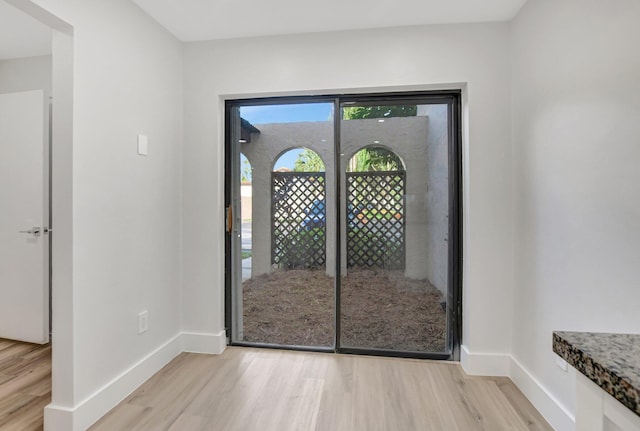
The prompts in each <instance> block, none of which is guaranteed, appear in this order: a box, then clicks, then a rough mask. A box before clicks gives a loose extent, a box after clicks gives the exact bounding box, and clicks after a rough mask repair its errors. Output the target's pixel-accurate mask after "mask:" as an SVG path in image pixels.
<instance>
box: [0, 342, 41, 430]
mask: <svg viewBox="0 0 640 431" xmlns="http://www.w3.org/2000/svg"><path fill="white" fill-rule="evenodd" d="M50 401H51V345H50V344H46V345H43V346H41V345H38V344H28V343H21V342H18V341H11V340H4V339H0V430H2V431H36V430H42V427H43V411H44V407H45V406H46V405H47V404H49V402H50Z"/></svg>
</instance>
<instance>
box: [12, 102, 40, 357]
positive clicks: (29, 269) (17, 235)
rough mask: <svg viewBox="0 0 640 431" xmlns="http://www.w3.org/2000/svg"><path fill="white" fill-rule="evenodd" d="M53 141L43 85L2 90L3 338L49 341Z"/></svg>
mask: <svg viewBox="0 0 640 431" xmlns="http://www.w3.org/2000/svg"><path fill="white" fill-rule="evenodd" d="M48 140H49V116H48V102H47V101H46V100H45V94H44V92H43V91H42V90H37V91H26V92H19V93H9V94H0V338H8V339H12V340H20V341H27V342H31V343H41V344H44V343H47V342H49V234H48V233H47V227H48V226H49V185H48V182H49V172H48V171H49V164H48V160H49V143H48ZM21 231H22V232H21Z"/></svg>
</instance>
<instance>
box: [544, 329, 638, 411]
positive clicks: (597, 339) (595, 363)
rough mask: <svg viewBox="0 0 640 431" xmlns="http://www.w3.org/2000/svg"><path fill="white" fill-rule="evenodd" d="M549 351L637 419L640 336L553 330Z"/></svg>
mask: <svg viewBox="0 0 640 431" xmlns="http://www.w3.org/2000/svg"><path fill="white" fill-rule="evenodd" d="M553 351H554V352H555V353H557V354H558V355H559V356H560V357H562V358H563V359H564V360H565V361H567V362H568V363H569V364H570V365H572V366H573V367H575V369H576V370H578V371H580V372H581V373H582V374H584V375H585V376H587V378H589V379H590V380H592V381H593V382H594V383H595V384H597V385H598V386H600V387H601V388H602V389H604V390H605V391H606V392H607V393H608V394H610V395H611V396H613V397H614V398H615V399H617V400H618V401H620V402H621V403H622V404H624V405H625V406H626V407H628V408H629V409H630V410H631V411H632V412H634V413H635V414H637V415H638V416H640V334H602V333H594V332H561V331H555V332H554V333H553Z"/></svg>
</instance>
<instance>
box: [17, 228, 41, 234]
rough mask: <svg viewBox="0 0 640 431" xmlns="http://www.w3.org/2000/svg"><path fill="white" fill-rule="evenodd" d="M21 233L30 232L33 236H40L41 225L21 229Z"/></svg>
mask: <svg viewBox="0 0 640 431" xmlns="http://www.w3.org/2000/svg"><path fill="white" fill-rule="evenodd" d="M18 232H20V233H28V234H31V235H33V236H40V226H34V227H32V228H31V229H30V230H19V231H18Z"/></svg>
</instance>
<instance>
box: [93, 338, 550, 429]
mask: <svg viewBox="0 0 640 431" xmlns="http://www.w3.org/2000/svg"><path fill="white" fill-rule="evenodd" d="M91 430H92V431H114V430H127V431H160V430H166V431H214V430H225V431H235V430H237V431H252V430H260V431H269V430H274V431H285V430H296V431H307V430H309V431H325V430H326V431H334V430H345V431H346V430H348V431H358V430H366V431H372V430H393V431H403V430H433V431H456V430H460V431H474V430H487V431H500V430H551V427H549V425H548V424H547V423H546V422H545V421H544V419H543V418H542V416H541V415H540V414H539V413H538V412H537V411H536V410H535V409H534V408H533V406H532V405H531V403H529V401H528V400H527V399H526V398H525V397H524V396H523V395H522V393H521V392H520V391H519V390H518V389H517V388H516V387H515V385H514V384H513V383H512V382H511V381H510V380H509V379H507V378H488V377H470V376H467V375H465V374H464V372H463V371H462V369H461V367H460V365H459V364H456V363H450V362H449V363H447V362H432V361H420V360H412V359H395V358H394V359H391V358H374V357H365V356H355V355H333V354H321V353H307V352H292V351H283V350H269V349H251V348H241V347H229V348H228V349H227V350H226V351H225V352H224V353H223V354H222V355H220V356H209V355H200V354H194V353H183V354H181V355H179V356H178V357H177V358H176V359H174V360H173V361H172V362H171V363H169V364H168V365H167V366H166V367H165V368H163V369H162V370H161V371H160V372H159V373H158V374H156V375H155V376H154V377H152V378H151V379H150V380H149V381H147V382H146V383H145V384H144V385H143V386H141V387H140V388H139V389H138V390H136V391H135V392H134V393H133V394H131V395H130V396H129V397H127V398H126V399H125V400H124V401H123V402H122V403H120V404H119V405H118V406H117V407H116V408H115V409H113V410H112V411H111V412H110V413H108V414H107V415H106V416H105V417H104V418H102V419H101V420H100V421H99V422H98V423H96V424H95V425H94V426H93V427H92V428H91Z"/></svg>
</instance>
